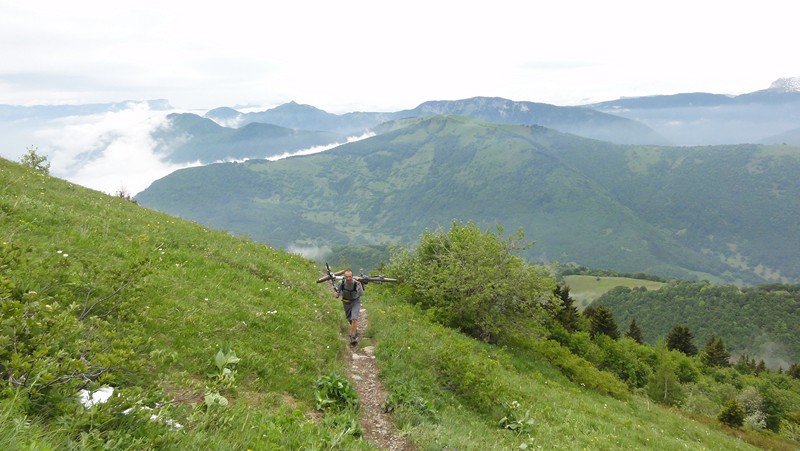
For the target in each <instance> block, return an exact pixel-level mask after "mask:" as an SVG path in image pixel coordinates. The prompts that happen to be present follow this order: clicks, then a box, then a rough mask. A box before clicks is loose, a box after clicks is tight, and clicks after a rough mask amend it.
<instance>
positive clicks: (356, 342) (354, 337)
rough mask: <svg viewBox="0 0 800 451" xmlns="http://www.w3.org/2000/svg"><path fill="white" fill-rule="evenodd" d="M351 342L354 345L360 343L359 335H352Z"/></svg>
mask: <svg viewBox="0 0 800 451" xmlns="http://www.w3.org/2000/svg"><path fill="white" fill-rule="evenodd" d="M350 344H351V345H353V346H355V345H357V344H358V335H350Z"/></svg>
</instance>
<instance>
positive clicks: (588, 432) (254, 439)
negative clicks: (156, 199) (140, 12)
mask: <svg viewBox="0 0 800 451" xmlns="http://www.w3.org/2000/svg"><path fill="white" fill-rule="evenodd" d="M0 219H1V220H0V234H1V235H0V236H2V240H3V243H10V244H13V245H15V246H18V247H20V248H22V249H25V250H26V259H27V262H28V264H27V265H26V266H24V267H16V268H12V269H11V270H10V271H8V276H9V278H11V279H12V280H15V281H22V283H23V284H25V285H26V289H40V290H46V289H47V286H48V283H49V282H48V281H49V280H50V279H49V275H50V273H51V270H54V268H56V267H57V266H58V265H64V264H65V263H64V262H67V263H66V264H67V265H76V266H74V268H75V269H76V270H77V269H79V268H80V267H84V268H86V267H90V266H91V265H96V266H97V267H101V268H103V269H104V270H106V271H107V272H111V273H115V272H119V273H120V274H132V273H131V272H130V271H128V272H126V269H127V268H130V267H132V266H134V265H136V264H140V265H143V267H145V268H146V269H147V270H146V271H144V272H142V273H136V274H140V275H138V276H133V275H132V276H126V277H123V278H124V279H126V280H128V282H129V283H128V285H126V287H129V288H126V289H124V290H122V291H121V292H120V293H119V294H117V295H115V296H114V297H113V298H112V299H113V300H114V302H117V303H125V304H126V305H129V306H131V307H132V308H134V309H135V310H137V311H138V312H140V317H141V318H142V320H143V326H144V330H145V331H146V333H147V334H148V335H149V336H150V337H152V340H153V341H152V344H151V350H150V354H149V355H150V356H151V365H152V366H151V367H150V368H148V371H147V372H145V373H142V374H139V375H138V379H136V378H133V377H132V376H130V377H129V380H130V382H131V383H137V384H140V385H141V386H143V387H145V388H154V387H155V388H159V387H160V388H163V389H164V391H165V392H166V395H167V396H169V397H170V398H171V399H173V400H174V399H176V398H189V397H190V396H193V395H201V394H202V393H203V386H204V381H206V377H207V376H206V375H207V373H209V372H210V371H213V370H214V366H213V356H214V354H215V353H216V351H217V350H218V346H219V344H220V342H226V343H227V344H229V345H230V346H231V348H232V349H234V350H235V351H236V353H237V355H238V356H239V357H240V358H241V362H240V363H239V365H238V367H237V386H236V389H235V390H234V391H233V392H232V393H230V394H229V396H231V397H232V400H233V401H234V404H235V405H234V406H233V407H230V408H229V411H230V413H229V414H228V415H229V416H228V417H224V420H225V421H221V420H222V418H221V419H220V422H221V424H218V425H215V427H213V428H211V429H210V428H208V427H207V426H205V427H201V426H202V424H198V423H193V422H192V421H193V418H194V417H192V415H191V414H190V413H186V412H183V411H182V410H181V409H180V407H181V406H183V407H185V408H187V409H190V408H191V404H189V403H186V404H181V405H179V406H178V407H177V408H176V409H175V410H174V411H173V414H174V415H178V417H177V418H178V419H179V420H182V421H183V422H184V424H186V427H185V429H184V431H182V432H180V433H175V432H169V431H167V432H165V434H173V435H174V434H179V436H177V437H174V438H173V439H174V440H175V441H176V442H177V443H178V445H177V447H187V446H188V447H196V446H201V445H202V446H212V447H216V448H218V449H247V448H248V447H250V448H254V449H259V448H263V447H265V446H269V445H265V443H271V444H272V445H271V446H273V447H275V446H278V445H277V444H278V443H283V446H290V445H287V443H291V444H294V446H298V445H297V444H298V443H299V444H300V446H301V447H306V448H317V449H323V448H335V447H337V446H342V447H348V448H350V449H352V448H354V447H355V448H363V447H365V446H366V445H365V444H364V443H361V442H359V441H357V440H353V439H351V440H350V441H347V438H345V439H342V438H341V435H340V433H341V429H342V426H341V424H336V423H335V422H326V421H324V420H322V421H312V420H311V418H313V417H315V415H313V414H312V412H313V397H314V394H313V391H314V388H313V387H314V381H315V380H316V379H317V378H318V377H319V376H320V375H324V374H329V373H331V372H340V373H341V372H342V371H343V368H342V362H343V359H342V358H341V357H342V356H341V353H342V352H344V351H345V345H344V343H343V342H342V340H341V332H342V331H343V321H342V318H341V311H340V307H339V306H338V304H337V302H335V301H333V300H332V299H331V298H330V294H329V293H328V292H327V290H326V288H325V287H323V286H321V285H317V284H315V283H314V280H315V278H316V277H317V275H318V268H316V267H315V265H314V264H313V263H312V262H310V261H308V260H305V259H302V258H300V257H296V256H292V255H289V254H286V253H283V252H281V251H277V250H274V249H271V248H269V247H266V246H264V245H260V244H256V243H253V242H251V241H249V240H246V239H240V238H236V237H232V236H230V235H228V234H225V233H222V232H218V231H213V230H209V229H206V228H204V227H201V226H199V225H197V224H194V223H190V222H186V221H183V220H180V219H176V218H174V217H170V216H167V215H163V214H160V213H156V212H153V211H150V210H147V209H145V208H142V207H139V206H136V205H134V204H132V203H129V202H126V201H123V200H121V199H116V198H112V197H109V196H107V195H104V194H101V193H98V192H93V191H90V190H86V189H84V188H81V187H78V186H75V185H72V184H70V183H67V182H64V181H62V180H58V179H53V178H49V177H46V176H43V175H41V174H39V173H35V172H32V171H30V170H27V169H24V168H22V167H20V166H18V165H16V164H11V163H9V162H7V161H5V160H1V159H0ZM58 251H61V253H58ZM64 254H67V256H64ZM78 272H79V271H78ZM78 272H76V273H78ZM84 274H85V273H84ZM98 277H99V276H98ZM133 279H135V280H133ZM90 282H91V281H89V280H84V281H82V282H81V283H85V284H88V283H90ZM18 285H19V283H18ZM112 285H113V286H110V287H109V286H98V287H94V289H95V290H96V291H98V292H104V293H107V294H111V293H113V291H114V287H116V286H117V284H112ZM382 289H383V287H375V288H374V289H373V288H372V287H370V292H371V293H369V294H368V296H367V298H366V299H365V304H366V305H367V306H368V308H370V309H371V310H370V312H371V319H372V330H371V331H370V332H369V335H371V336H372V337H373V338H374V339H376V340H377V344H378V348H377V355H378V358H379V364H380V366H381V367H382V368H383V369H384V371H383V374H382V376H383V377H384V378H385V380H386V382H387V385H388V387H389V388H390V390H399V389H402V388H403V387H405V388H407V389H408V390H411V391H413V392H415V393H420V394H421V395H422V396H423V397H424V398H425V399H427V400H428V401H429V402H430V403H431V405H432V406H434V408H435V409H436V411H437V413H436V415H435V416H434V417H433V418H432V419H419V418H418V419H417V420H414V421H410V422H408V421H406V422H405V423H404V425H405V426H404V431H405V433H407V434H408V436H409V437H410V438H411V439H412V440H414V441H415V442H416V443H418V444H419V447H420V449H442V448H464V449H509V448H512V447H516V446H518V445H519V444H521V443H523V442H526V443H529V444H535V445H540V446H542V447H544V448H547V449H557V448H562V449H580V448H592V449H636V448H639V449H647V448H653V447H654V446H655V447H657V448H659V449H685V448H686V447H690V448H693V449H749V446H748V445H747V444H745V443H744V442H742V441H740V440H738V439H735V438H732V437H731V436H729V435H726V434H725V433H723V432H721V431H720V430H718V429H717V428H715V427H707V426H704V425H702V424H700V423H697V422H694V421H690V420H687V419H685V418H683V417H681V416H679V415H677V414H675V413H672V412H670V411H668V410H664V409H662V408H660V407H658V406H656V405H653V404H650V403H647V402H645V401H643V400H641V399H639V398H638V397H632V398H630V399H629V400H627V401H623V400H618V399H615V398H612V397H609V396H605V395H601V394H598V393H594V392H591V391H587V390H586V389H585V388H584V387H581V386H580V385H576V384H574V383H572V382H569V381H568V380H567V379H566V378H565V377H563V376H562V375H561V373H560V372H559V371H558V370H556V369H554V368H553V367H552V366H550V365H549V364H547V363H546V362H543V361H541V360H540V359H538V358H536V357H535V356H533V355H526V354H523V353H519V352H516V351H514V350H513V349H511V350H505V349H497V348H489V347H486V346H485V345H482V344H479V343H476V342H474V341H472V340H469V339H467V338H465V337H463V336H461V335H459V334H457V333H454V332H453V331H450V330H446V329H443V328H441V327H439V326H436V325H433V324H430V323H429V322H428V321H427V320H426V319H425V317H424V315H422V314H420V312H417V311H416V310H414V309H413V308H412V307H409V306H406V305H404V304H401V303H399V301H397V300H395V299H394V298H393V297H392V296H391V295H390V293H389V292H386V291H381V290H382ZM382 293H385V296H384V295H382ZM119 327H120V328H124V327H126V325H125V323H120V324H119ZM454 359H455V360H454ZM454 364H455V365H456V367H455V370H454V367H453V366H452V365H454ZM448 365H449V366H448ZM459 365H464V367H463V369H464V371H463V372H462V371H460V369H461V367H460V366H459ZM478 370H479V371H478ZM447 371H449V373H448V372H447ZM471 378H474V379H471ZM475 384H477V385H475ZM455 386H458V387H461V388H460V389H458V390H454V387H455ZM472 386H476V387H478V386H480V387H483V388H484V390H489V393H491V392H492V390H493V387H497V389H498V397H497V398H496V399H494V400H493V401H494V403H495V404H497V405H494V406H489V407H486V406H478V405H476V404H475V402H474V398H473V397H472V395H471V394H470V387H472ZM487 387H488V388H487ZM499 393H503V395H504V396H508V397H512V398H513V400H517V401H518V402H520V404H521V405H522V406H523V408H524V409H526V410H529V414H528V416H529V418H530V419H532V420H533V424H534V428H533V431H532V433H531V435H530V436H522V435H516V434H514V433H512V432H509V431H505V430H502V429H500V428H498V427H497V421H498V419H499V417H497V416H496V415H495V414H497V413H501V412H502V408H501V406H500V405H499V404H500V403H501V402H502V401H504V400H509V401H510V400H511V399H501V397H500V396H499ZM471 400H472V401H471ZM281 407H283V408H284V409H285V408H287V407H288V408H289V411H291V410H293V409H296V410H295V412H296V413H294V414H286V413H285V412H286V411H285V410H279V409H280V408H281ZM0 410H1V409H0ZM478 412H482V413H478ZM486 412H491V414H487V413H486ZM182 414H183V415H184V416H183V417H181V416H180V415H182ZM10 415H11V414H10V413H9V412H8V411H0V417H2V418H3V419H4V420H5V419H7V418H8V417H9V416H10ZM398 418H399V419H401V420H403V419H405V420H408V419H409V417H408V416H405V417H403V416H400V415H399V416H398ZM4 423H5V424H7V427H5V429H3V432H4V433H5V435H6V439H9V437H8V434H10V433H13V434H20V435H22V436H23V437H22V438H21V439H20V442H19V443H26V440H27V441H28V442H29V441H30V440H37V441H38V442H39V443H40V444H41V443H42V442H47V441H48V440H49V441H51V443H54V444H55V447H59V446H58V445H59V444H61V443H62V442H61V440H64V438H63V437H62V436H60V435H58V433H57V432H55V433H53V432H52V431H53V430H52V429H50V428H49V427H48V426H47V425H43V426H41V431H45V432H43V433H42V434H54V435H44V438H42V437H41V436H38V435H36V434H37V432H36V431H38V430H39V429H38V428H39V426H38V425H37V424H36V423H35V422H34V423H33V425H32V426H31V428H33V429H31V430H33V431H34V432H31V430H26V429H25V428H24V427H23V426H21V425H22V424H23V423H18V422H16V421H4ZM12 425H13V428H12ZM48 431H50V432H48ZM25 434H28V435H33V436H35V438H33V439H30V438H29V439H26V438H25V437H24V436H25ZM292 434H293V435H292ZM11 438H12V439H13V437H11ZM162 438H163V437H162ZM340 440H345V441H344V442H341V441H340ZM654 444H655V445H654Z"/></svg>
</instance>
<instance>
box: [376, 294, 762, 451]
mask: <svg viewBox="0 0 800 451" xmlns="http://www.w3.org/2000/svg"><path fill="white" fill-rule="evenodd" d="M374 291H375V292H373V293H371V294H370V297H369V298H368V299H367V300H366V301H365V305H367V308H368V309H370V310H369V312H370V324H371V326H372V327H373V335H374V338H375V339H376V340H377V342H378V343H379V345H378V348H377V357H378V362H379V364H380V366H381V369H382V377H383V379H384V380H385V382H386V384H387V387H388V388H389V389H390V390H405V391H411V392H413V393H416V394H417V396H419V397H421V398H423V399H425V400H427V402H428V403H430V404H431V405H432V406H433V409H434V410H435V412H436V413H435V415H434V416H432V417H431V416H429V415H425V414H423V413H420V412H419V411H418V410H417V411H415V410H414V408H413V407H412V408H410V409H409V410H408V411H405V412H404V413H403V415H401V416H400V417H399V418H400V421H401V427H402V430H403V433H404V434H406V435H407V437H409V438H410V439H411V440H412V441H414V442H415V443H419V444H421V447H420V449H423V450H434V449H487V450H490V449H491V450H495V449H497V450H501V449H516V448H518V447H519V446H521V445H526V446H528V449H540V448H541V449H567V450H574V449H660V450H670V449H675V450H678V449H709V450H710V449H731V450H733V449H753V448H752V447H751V446H750V445H748V444H747V443H745V442H743V441H741V440H739V439H736V438H734V437H731V436H730V435H728V434H726V433H725V431H723V430H722V428H720V427H710V426H708V425H705V424H701V423H699V422H695V421H691V420H688V419H687V418H686V417H684V416H682V415H680V414H679V413H677V412H676V411H673V410H671V409H666V408H663V407H661V406H659V405H657V404H655V403H652V402H649V401H647V400H646V399H644V398H641V397H638V396H632V397H629V398H627V399H617V398H615V397H611V396H606V395H602V394H599V393H597V392H596V391H593V390H590V389H588V388H587V387H585V386H583V385H584V384H576V383H574V382H571V381H570V380H568V379H567V378H566V377H564V376H563V375H562V374H561V372H560V371H558V370H557V369H555V368H554V367H553V366H552V365H551V364H550V363H549V362H547V361H546V360H545V359H543V358H541V357H538V358H537V357H536V356H535V354H531V353H530V352H525V351H523V350H519V349H518V350H515V349H513V348H505V349H498V348H496V347H492V346H488V345H483V344H479V343H476V342H475V341H474V340H472V339H469V338H467V337H465V336H463V335H461V334H459V333H457V332H455V331H452V330H449V329H445V328H443V327H441V326H438V325H435V324H433V323H431V322H429V321H427V320H426V319H425V315H424V314H422V313H421V312H420V311H418V310H417V309H416V308H415V307H412V306H408V305H404V304H400V303H397V301H396V300H395V299H394V298H393V297H392V295H391V293H390V289H386V290H384V289H383V288H381V289H380V292H378V290H374ZM450 362H458V368H459V371H458V374H455V372H451V371H450V368H448V365H449V363H450ZM512 401H517V402H518V403H519V405H520V408H519V409H518V414H519V416H520V417H523V418H525V419H527V420H531V424H532V426H531V427H530V429H529V431H527V432H524V433H520V434H517V433H515V432H513V431H511V430H508V429H503V428H501V427H499V426H498V424H499V422H500V420H501V419H502V418H503V416H505V415H507V414H508V409H507V408H504V405H503V403H504V402H506V403H510V402H512Z"/></svg>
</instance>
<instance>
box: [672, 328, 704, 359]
mask: <svg viewBox="0 0 800 451" xmlns="http://www.w3.org/2000/svg"><path fill="white" fill-rule="evenodd" d="M693 339H694V337H693V336H692V333H691V332H690V331H689V328H688V327H687V326H684V325H680V324H679V325H675V326H673V327H672V330H670V331H669V334H667V349H669V350H671V351H672V350H677V351H680V352H682V353H684V354H686V355H688V356H693V355H697V346H695V345H694V343H693V342H692V340H693Z"/></svg>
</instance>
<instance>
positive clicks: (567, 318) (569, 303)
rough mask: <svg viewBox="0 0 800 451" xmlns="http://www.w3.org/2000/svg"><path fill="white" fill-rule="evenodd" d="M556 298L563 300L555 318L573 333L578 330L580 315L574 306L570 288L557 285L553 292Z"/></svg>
mask: <svg viewBox="0 0 800 451" xmlns="http://www.w3.org/2000/svg"><path fill="white" fill-rule="evenodd" d="M553 293H554V294H555V295H556V298H558V299H561V305H560V306H558V308H557V310H556V314H555V317H556V319H557V320H558V322H559V323H561V325H562V326H564V328H565V329H567V330H568V331H571V332H575V331H576V330H578V318H579V313H578V309H577V307H575V305H574V304H573V302H574V301H573V299H572V298H571V297H570V295H569V286H567V285H557V286H556V289H555V290H553Z"/></svg>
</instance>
